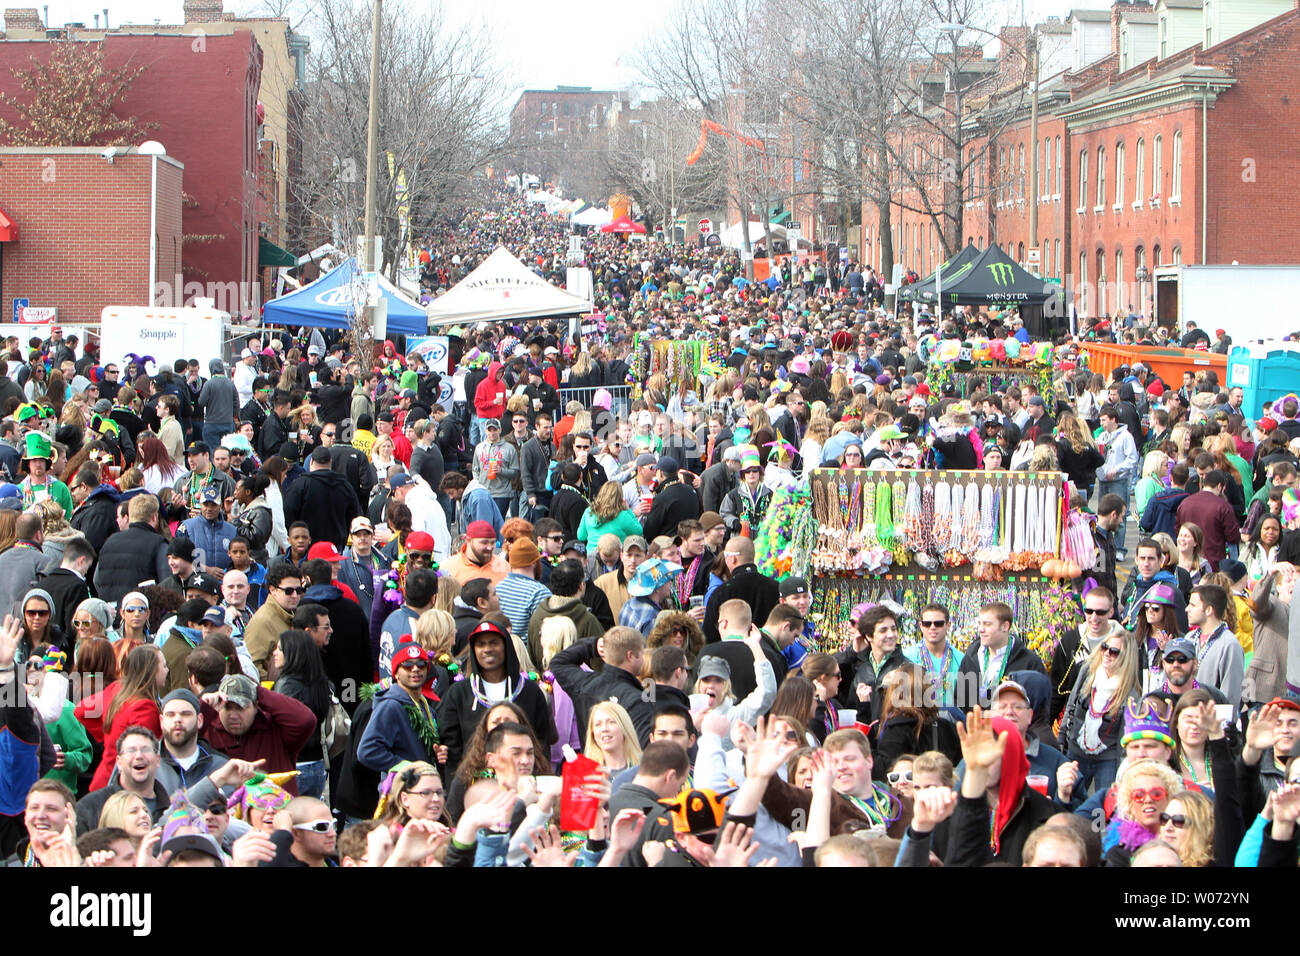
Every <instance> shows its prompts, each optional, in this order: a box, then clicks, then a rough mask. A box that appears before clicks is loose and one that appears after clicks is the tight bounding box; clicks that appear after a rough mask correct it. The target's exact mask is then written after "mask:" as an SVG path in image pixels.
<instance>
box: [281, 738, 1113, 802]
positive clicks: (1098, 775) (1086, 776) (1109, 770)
mask: <svg viewBox="0 0 1300 956" xmlns="http://www.w3.org/2000/svg"><path fill="white" fill-rule="evenodd" d="M1066 759H1067V760H1073V761H1075V762H1077V763H1078V764H1079V779H1078V780H1077V781H1076V782H1075V784H1074V792H1075V793H1077V794H1083V793H1086V792H1087V790H1088V784H1089V783H1090V782H1091V783H1092V788H1093V790H1095V791H1097V792H1098V793H1105V792H1106V791H1107V790H1109V789H1110V785H1111V784H1112V783H1114V782H1115V773H1116V771H1118V770H1119V760H1118V757H1116V758H1114V759H1107V758H1106V757H1090V756H1088V755H1087V754H1085V753H1082V752H1081V751H1080V750H1079V749H1078V748H1077V747H1071V748H1070V752H1069V754H1068V755H1067V757H1066ZM301 786H302V785H301V784H299V787H301Z"/></svg>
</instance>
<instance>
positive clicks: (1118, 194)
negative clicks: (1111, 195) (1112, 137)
mask: <svg viewBox="0 0 1300 956" xmlns="http://www.w3.org/2000/svg"><path fill="white" fill-rule="evenodd" d="M1124 152H1125V150H1124V144H1123V143H1116V144H1115V205H1116V206H1121V205H1123V204H1124Z"/></svg>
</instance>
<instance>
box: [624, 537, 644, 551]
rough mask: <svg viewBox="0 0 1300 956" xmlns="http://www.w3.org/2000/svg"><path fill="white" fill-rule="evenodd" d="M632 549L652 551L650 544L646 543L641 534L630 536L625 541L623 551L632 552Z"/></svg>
mask: <svg viewBox="0 0 1300 956" xmlns="http://www.w3.org/2000/svg"><path fill="white" fill-rule="evenodd" d="M632 548H640V549H641V550H642V551H649V550H650V542H648V541H646V539H645V538H643V537H642V536H641V535H639V534H630V535H628V536H627V537H626V538H624V539H623V550H624V551H630V550H631V549H632Z"/></svg>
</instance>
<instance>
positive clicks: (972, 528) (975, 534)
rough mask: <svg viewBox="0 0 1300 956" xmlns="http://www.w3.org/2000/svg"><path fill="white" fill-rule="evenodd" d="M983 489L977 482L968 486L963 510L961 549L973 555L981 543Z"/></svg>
mask: <svg viewBox="0 0 1300 956" xmlns="http://www.w3.org/2000/svg"><path fill="white" fill-rule="evenodd" d="M982 497H983V491H982V489H981V488H980V486H979V485H977V484H976V483H975V482H973V481H972V482H971V483H970V484H969V485H967V486H966V498H965V501H963V502H962V510H961V550H962V551H964V552H965V553H966V554H967V555H973V554H974V553H975V552H976V551H977V550H978V549H979V545H980V501H981V499H982Z"/></svg>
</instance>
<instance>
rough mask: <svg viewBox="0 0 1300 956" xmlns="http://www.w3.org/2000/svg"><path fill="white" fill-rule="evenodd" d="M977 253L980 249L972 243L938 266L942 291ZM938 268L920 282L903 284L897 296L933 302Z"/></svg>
mask: <svg viewBox="0 0 1300 956" xmlns="http://www.w3.org/2000/svg"><path fill="white" fill-rule="evenodd" d="M979 254H980V251H979V250H978V249H976V248H975V247H974V246H973V245H967V246H966V247H965V248H963V249H962V251H961V252H959V253H957V254H956V255H955V256H953V257H952V258H951V259H949V260H948V261H947V262H945V263H944V264H943V265H941V266H940V267H939V269H942V270H943V291H945V292H947V291H948V287H949V286H950V285H952V281H953V278H954V276H956V275H958V274H964V273H965V270H964V269H962V267H963V266H964V265H966V263H968V262H970V261H971V260H972V259H976V258H978V257H979ZM939 269H936V270H935V271H934V272H932V273H930V274H929V275H928V276H926V277H925V278H924V279H922V280H921V281H920V282H913V283H912V284H911V285H906V286H903V288H901V289H899V290H898V297H899V298H900V299H902V300H903V301H905V302H926V303H929V302H933V301H934V278H935V276H936V275H937V274H938V272H939ZM959 270H960V273H959Z"/></svg>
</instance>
